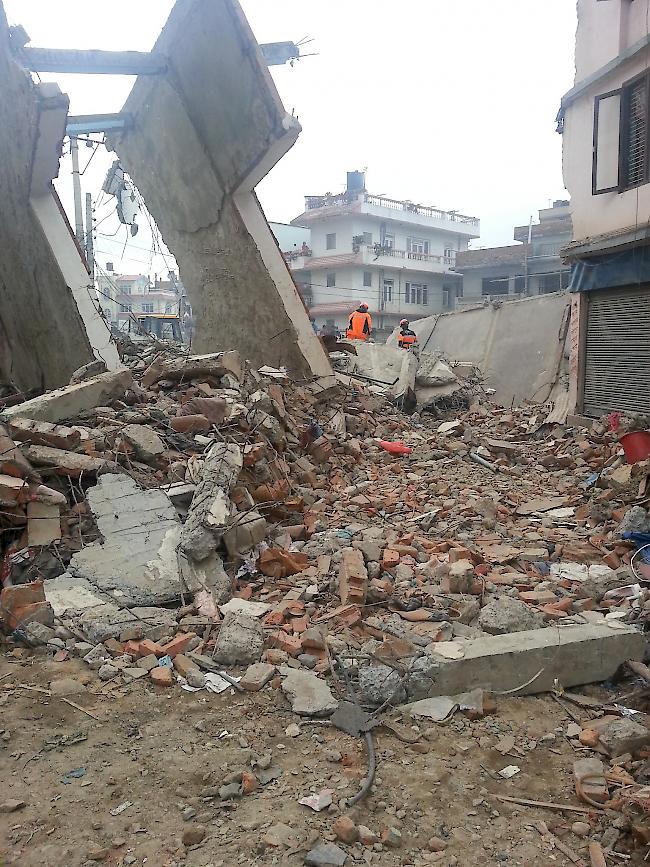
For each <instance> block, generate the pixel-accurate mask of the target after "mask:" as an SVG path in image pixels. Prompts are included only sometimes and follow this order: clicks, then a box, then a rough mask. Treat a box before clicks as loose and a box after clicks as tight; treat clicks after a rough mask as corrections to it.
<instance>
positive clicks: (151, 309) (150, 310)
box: [142, 304, 153, 313]
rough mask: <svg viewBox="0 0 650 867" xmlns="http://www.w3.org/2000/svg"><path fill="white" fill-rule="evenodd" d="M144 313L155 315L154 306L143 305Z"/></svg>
mask: <svg viewBox="0 0 650 867" xmlns="http://www.w3.org/2000/svg"><path fill="white" fill-rule="evenodd" d="M142 312H143V313H153V304H143V305H142Z"/></svg>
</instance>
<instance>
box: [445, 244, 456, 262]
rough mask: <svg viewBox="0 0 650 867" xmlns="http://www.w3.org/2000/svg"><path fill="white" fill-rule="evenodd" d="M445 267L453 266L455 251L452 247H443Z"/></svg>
mask: <svg viewBox="0 0 650 867" xmlns="http://www.w3.org/2000/svg"><path fill="white" fill-rule="evenodd" d="M444 255H445V265H453V264H454V262H455V261H456V251H455V250H454V249H453V247H445V254H444Z"/></svg>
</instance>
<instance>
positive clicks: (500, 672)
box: [416, 624, 646, 698]
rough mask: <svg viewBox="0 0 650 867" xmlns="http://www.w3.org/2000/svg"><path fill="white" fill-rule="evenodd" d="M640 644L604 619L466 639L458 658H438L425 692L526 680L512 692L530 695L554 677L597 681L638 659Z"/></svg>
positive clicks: (572, 682) (499, 688)
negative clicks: (429, 689) (429, 684)
mask: <svg viewBox="0 0 650 867" xmlns="http://www.w3.org/2000/svg"><path fill="white" fill-rule="evenodd" d="M645 644H646V642H645V638H644V637H643V635H642V634H641V633H640V632H639V631H638V630H636V629H634V627H632V626H623V627H622V628H612V627H610V626H606V625H605V624H588V625H586V626H566V627H559V628H556V627H554V626H553V627H548V628H546V629H532V630H530V631H527V632H514V633H511V634H510V635H491V636H488V637H486V638H478V639H476V640H475V641H472V642H471V643H468V644H467V645H466V647H465V656H464V657H463V658H462V659H453V660H451V659H450V660H442V659H441V662H440V665H439V667H438V668H437V669H436V672H435V674H434V681H435V683H434V687H433V689H432V690H431V691H430V692H429V695H431V696H438V695H457V694H458V693H461V692H467V691H468V690H471V689H474V688H476V687H482V688H483V689H486V690H494V691H496V692H503V691H506V690H514V689H517V688H518V687H521V686H522V684H526V683H527V682H528V681H530V683H528V685H527V686H524V687H523V688H522V689H521V690H518V692H517V694H518V695H533V694H535V693H539V692H549V691H550V690H552V689H553V687H554V684H555V682H556V680H557V682H558V683H559V684H560V685H561V686H563V687H571V686H580V685H582V684H585V683H599V682H601V681H603V680H608V679H609V678H610V677H612V675H613V674H614V673H615V672H616V669H617V668H618V667H619V665H621V664H622V663H624V662H626V661H627V660H629V659H636V660H641V659H643V653H644V650H645ZM432 656H433V658H434V659H438V657H435V654H432ZM540 671H541V674H539V672H540ZM537 675H538V676H537ZM416 697H417V698H424V697H425V696H416Z"/></svg>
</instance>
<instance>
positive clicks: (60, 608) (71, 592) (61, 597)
mask: <svg viewBox="0 0 650 867" xmlns="http://www.w3.org/2000/svg"><path fill="white" fill-rule="evenodd" d="M43 589H44V590H45V598H46V599H47V601H48V602H49V603H50V605H51V606H52V610H53V611H54V614H55V615H56V616H57V617H61V616H62V615H63V614H65V612H66V611H85V610H86V609H87V608H95V607H96V606H97V605H101V604H102V603H104V602H106V601H107V599H108V597H105V596H103V595H102V594H99V593H98V592H97V591H96V589H95V588H94V587H93V586H92V584H91V583H90V582H89V581H85V580H84V579H83V578H78V577H75V576H73V575H70V573H69V572H64V573H63V575H59V577H58V578H52V579H50V580H49V581H46V582H45V583H44V585H43Z"/></svg>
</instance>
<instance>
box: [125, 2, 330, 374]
mask: <svg viewBox="0 0 650 867" xmlns="http://www.w3.org/2000/svg"><path fill="white" fill-rule="evenodd" d="M154 53H156V54H159V55H161V56H165V57H166V59H167V72H166V73H164V74H161V75H158V76H141V77H140V78H138V79H137V80H136V83H135V85H134V87H133V91H132V93H131V95H130V96H129V99H128V100H127V102H126V105H125V106H124V111H125V112H129V113H130V114H131V115H132V116H133V118H134V125H133V128H132V129H129V130H125V131H123V132H120V133H117V134H115V136H114V137H113V138H112V139H111V141H110V145H111V146H112V147H113V148H114V149H115V150H116V152H117V153H118V155H119V157H120V160H121V162H122V165H123V166H124V168H125V170H126V171H127V172H128V173H129V174H130V176H131V178H132V179H133V181H134V183H135V184H136V186H137V187H138V189H139V190H140V192H141V193H142V195H143V197H144V200H145V202H146V204H147V207H148V209H149V211H150V213H151V214H152V216H153V218H154V219H155V221H156V223H157V225H158V227H159V229H160V231H161V233H162V236H163V238H164V240H165V243H166V244H167V246H168V248H169V250H170V251H171V252H172V253H173V254H174V256H175V258H176V261H177V263H178V266H179V270H180V274H181V278H182V280H183V283H184V285H185V286H186V288H187V291H188V295H189V298H190V301H191V304H192V310H193V314H194V322H195V338H194V349H195V351H197V352H200V353H204V352H213V351H218V350H221V349H238V350H239V351H240V352H241V354H242V355H243V356H244V358H247V359H250V360H252V361H253V362H255V363H260V364H261V363H264V364H271V365H286V366H287V367H288V368H289V369H290V371H291V372H292V373H294V374H297V375H304V374H313V375H323V374H328V373H331V368H330V364H329V359H328V357H327V355H326V353H325V351H324V349H323V347H322V345H321V344H320V341H318V339H317V338H316V337H315V335H314V333H313V329H312V327H311V325H310V322H309V318H308V316H307V313H306V311H305V308H304V306H303V304H302V302H301V300H300V297H299V295H298V291H297V289H296V287H295V284H294V282H293V279H292V277H291V274H290V273H289V271H288V269H287V266H286V264H285V262H284V260H283V258H282V256H281V253H280V250H279V248H278V246H277V244H276V243H275V240H274V239H273V236H272V235H271V232H270V230H269V228H268V225H267V223H266V219H265V217H264V214H263V213H262V210H261V208H260V205H259V202H258V201H257V198H256V196H255V193H254V189H255V186H256V184H257V183H259V181H260V180H261V179H262V178H263V177H264V176H265V175H266V174H267V173H268V172H269V171H270V169H271V168H272V167H273V166H274V165H275V163H276V162H277V161H278V160H279V159H280V158H281V157H282V156H283V155H284V154H285V153H286V152H287V151H288V150H289V148H290V147H291V146H292V145H293V144H294V142H295V141H296V139H297V137H298V133H299V131H300V125H299V124H298V122H297V121H296V120H295V118H293V117H291V115H288V114H287V113H286V112H285V110H284V108H283V106H282V103H281V101H280V98H279V96H278V93H277V91H276V89H275V86H274V84H273V81H272V79H271V76H270V75H269V71H268V68H267V66H266V63H265V61H264V58H263V57H262V55H261V52H260V50H259V46H258V44H257V42H256V41H255V38H254V36H253V34H252V32H251V30H250V28H249V26H248V23H247V21H246V19H245V18H244V15H243V13H242V11H241V8H240V6H239V4H238V3H237V2H236V0H179V2H177V3H176V5H175V7H174V8H173V10H172V13H171V15H170V17H169V20H168V22H167V24H166V25H165V27H164V29H163V31H162V33H161V35H160V37H159V39H158V41H157V43H156V45H155V47H154Z"/></svg>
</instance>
